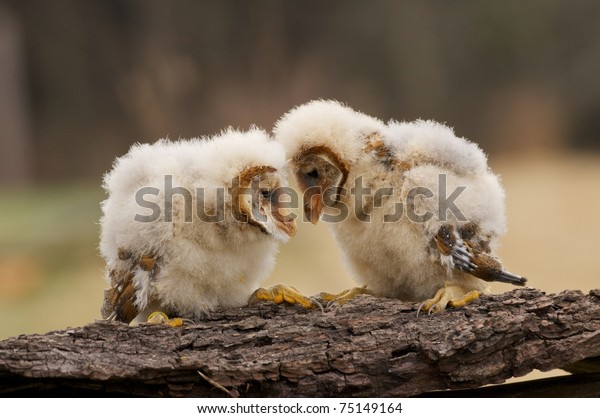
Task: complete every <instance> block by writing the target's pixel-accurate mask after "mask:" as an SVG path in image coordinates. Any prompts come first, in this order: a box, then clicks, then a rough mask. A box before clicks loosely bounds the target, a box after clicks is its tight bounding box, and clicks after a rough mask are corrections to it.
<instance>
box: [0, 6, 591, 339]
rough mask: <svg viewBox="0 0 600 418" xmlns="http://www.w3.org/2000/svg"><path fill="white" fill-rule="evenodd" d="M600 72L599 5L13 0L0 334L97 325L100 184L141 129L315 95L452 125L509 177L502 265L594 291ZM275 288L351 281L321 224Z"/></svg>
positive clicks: (147, 135)
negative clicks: (289, 285) (104, 174)
mask: <svg viewBox="0 0 600 418" xmlns="http://www.w3.org/2000/svg"><path fill="white" fill-rule="evenodd" d="M599 79H600V2H597V1H594V0H573V1H569V2H567V1H559V0H528V1H519V0H506V1H503V2H497V1H488V0H482V1H477V2H473V1H466V0H465V1H460V0H459V1H453V2H441V1H433V0H432V1H420V2H409V1H383V0H371V1H369V2H364V1H359V0H343V1H342V0H340V1H328V2H323V1H318V0H304V1H277V0H263V1H242V0H221V1H218V2H217V1H186V0H179V1H167V0H164V1H162V0H130V1H118V0H89V1H85V2H81V1H77V0H0V338H6V337H8V336H13V335H18V334H21V333H31V332H45V331H48V330H51V329H57V328H64V327H67V326H77V325H82V324H85V323H87V322H90V321H92V320H94V319H96V318H99V307H100V304H101V300H102V290H103V288H104V287H105V283H104V281H103V263H102V261H101V259H100V258H99V256H98V251H97V241H98V219H99V217H100V208H99V204H100V201H101V200H102V199H103V198H104V193H103V191H102V189H101V179H102V175H103V173H105V172H106V171H107V170H109V169H110V168H111V164H112V161H113V160H114V158H115V157H117V156H119V155H122V154H124V153H125V152H126V151H127V150H128V148H129V147H130V146H131V145H132V144H133V143H134V142H153V141H155V140H156V139H158V138H164V137H169V138H171V139H177V138H180V137H183V138H188V137H194V136H200V135H210V134H214V133H216V132H218V131H220V130H221V129H222V128H223V127H225V126H228V125H232V126H234V127H240V128H243V129H246V128H248V126H249V125H251V124H256V125H258V126H261V127H264V128H266V129H271V128H272V126H273V124H274V122H275V121H276V120H277V119H278V118H279V117H280V116H281V115H282V114H283V113H284V112H286V111H287V110H289V109H290V108H291V107H293V106H295V105H299V104H301V103H304V102H306V101H308V100H311V99H315V98H331V99H337V100H340V101H342V102H346V103H347V104H349V105H351V106H352V107H354V108H356V109H359V110H361V111H363V112H365V113H368V114H371V115H374V116H377V117H379V118H381V119H384V120H387V119H390V118H394V119H399V120H412V119H416V118H424V119H427V118H431V119H436V120H438V121H442V122H446V123H447V124H449V125H451V126H453V127H454V128H455V131H456V133H457V134H458V135H459V136H463V137H466V138H469V139H471V140H473V141H475V142H477V143H478V144H480V145H481V147H482V148H483V149H484V150H485V151H486V152H487V153H488V154H489V156H490V163H491V165H492V167H493V169H494V170H495V171H496V172H497V173H499V174H500V175H501V176H502V179H503V182H504V185H505V187H506V190H507V214H508V224H509V233H508V234H507V236H506V237H505V239H504V240H503V246H502V248H501V251H500V256H501V258H502V259H503V261H504V262H505V265H506V266H507V267H508V268H509V269H510V270H511V271H514V272H515V273H518V274H522V275H525V276H527V277H528V278H529V279H530V281H529V284H530V285H531V286H534V287H538V288H540V289H543V290H545V291H548V292H556V291H560V290H563V289H567V288H568V289H581V290H583V291H585V292H587V291H588V290H589V289H591V288H597V287H600V267H599V264H598V262H597V259H595V258H594V257H596V256H597V255H596V251H597V250H598V249H599V247H598V244H597V242H596V239H597V237H600V222H598V215H600V154H599V152H598V151H599V150H600V138H599V131H600V81H599ZM277 282H286V283H293V284H296V285H297V286H298V287H299V288H300V289H301V290H303V291H304V292H306V293H310V294H314V293H317V292H319V291H322V290H328V291H339V290H342V289H344V288H347V287H349V286H352V284H353V282H352V280H351V278H350V277H349V275H348V273H347V272H346V270H345V269H344V267H343V265H342V263H341V261H340V257H339V254H338V251H337V249H336V247H335V245H334V243H333V241H332V240H331V238H330V237H329V234H328V232H327V228H326V226H325V225H322V224H320V225H318V226H312V225H310V224H309V225H306V224H304V225H300V229H299V233H298V235H297V237H296V238H295V239H294V240H292V241H291V242H290V243H289V244H287V245H285V246H284V247H283V248H282V250H281V254H280V257H279V260H278V265H277V268H276V270H275V272H274V273H273V275H272V276H271V278H270V279H269V283H277ZM507 289H509V287H503V286H495V287H494V290H495V291H504V290H507Z"/></svg>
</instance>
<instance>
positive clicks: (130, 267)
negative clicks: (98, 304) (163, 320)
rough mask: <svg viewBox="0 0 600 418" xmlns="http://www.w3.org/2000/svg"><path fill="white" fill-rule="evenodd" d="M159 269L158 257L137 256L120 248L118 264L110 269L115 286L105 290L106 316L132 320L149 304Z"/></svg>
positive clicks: (111, 318) (124, 320)
mask: <svg viewBox="0 0 600 418" xmlns="http://www.w3.org/2000/svg"><path fill="white" fill-rule="evenodd" d="M158 268H159V258H158V257H156V256H153V255H143V256H141V257H135V256H133V255H132V254H131V253H130V252H128V251H124V250H120V251H119V261H118V263H117V267H116V268H114V269H112V270H110V271H109V272H108V274H109V277H110V283H111V287H110V288H109V289H106V290H105V291H104V302H103V304H102V308H101V314H102V318H104V319H107V320H116V321H121V322H125V323H129V322H131V321H132V320H133V319H134V318H135V317H136V316H137V315H138V314H139V313H140V312H141V311H142V310H143V309H144V307H145V306H146V305H147V303H148V290H147V289H148V288H149V282H150V281H151V280H152V279H153V278H154V276H155V275H156V272H157V271H158Z"/></svg>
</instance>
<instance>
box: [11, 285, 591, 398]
mask: <svg viewBox="0 0 600 418" xmlns="http://www.w3.org/2000/svg"><path fill="white" fill-rule="evenodd" d="M416 306H417V305H416V304H412V303H406V302H401V301H398V300H393V299H385V298H375V297H372V296H359V297H357V298H356V299H355V300H353V301H351V302H349V303H347V304H346V305H343V306H336V307H334V308H331V309H328V310H326V312H325V313H323V312H321V311H319V310H311V311H304V310H302V309H300V308H297V307H294V306H276V305H273V304H270V303H265V304H260V305H256V306H251V307H247V308H240V309H228V310H223V311H218V312H213V313H211V314H209V315H207V316H206V318H204V319H203V320H202V321H198V323H197V324H196V325H193V326H186V327H182V328H171V327H168V326H160V325H145V324H144V325H140V326H134V327H130V326H127V325H123V324H119V323H112V322H104V321H99V322H96V323H94V324H90V325H87V326H85V327H82V328H76V329H67V330H63V331H53V332H49V333H47V334H44V335H21V336H19V337H15V338H9V339H7V340H4V341H1V342H0V394H4V395H9V396H10V395H12V396H14V395H28V396H29V395H36V396H44V395H70V396H82V395H83V396H102V395H108V396H120V395H125V396H138V395H139V396H365V397H372V396H413V395H419V394H424V393H426V392H431V391H436V390H444V389H471V388H477V387H480V386H483V385H486V384H490V383H502V382H503V381H504V380H505V379H507V378H509V377H512V376H522V375H524V374H526V373H528V372H530V371H531V370H533V369H539V370H543V371H546V370H551V369H555V368H560V367H565V366H567V365H570V364H572V363H575V362H578V361H580V360H582V359H585V358H589V357H593V356H598V355H600V290H593V291H591V292H590V293H589V294H588V295H584V294H583V293H581V292H579V291H564V292H562V293H559V294H556V295H546V294H544V293H543V292H541V291H539V290H537V289H531V288H525V289H516V290H513V291H511V292H507V293H503V294H499V295H491V296H483V297H482V298H481V299H479V300H477V301H475V302H473V303H472V304H470V305H468V306H466V307H465V308H460V309H448V310H447V311H445V312H443V313H441V314H437V315H431V316H427V315H421V316H419V317H417V316H416ZM587 379H588V380H589V379H592V384H591V386H590V385H589V382H588V383H586V384H588V386H587V387H591V388H592V389H591V390H592V391H594V390H595V391H596V392H595V394H596V395H598V394H600V393H599V392H598V391H600V389H599V386H600V385H598V381H599V380H600V375H599V374H590V375H588V378H587ZM594 382H595V384H594ZM506 386H509V385H506ZM594 388H595V389H594ZM517 392H518V391H517ZM463 396H464V395H463Z"/></svg>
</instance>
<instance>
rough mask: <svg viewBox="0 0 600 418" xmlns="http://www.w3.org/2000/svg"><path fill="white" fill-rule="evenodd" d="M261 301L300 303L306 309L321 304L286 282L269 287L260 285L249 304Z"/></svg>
mask: <svg viewBox="0 0 600 418" xmlns="http://www.w3.org/2000/svg"><path fill="white" fill-rule="evenodd" d="M259 301H267V302H274V303H276V304H277V305H279V304H280V303H283V302H287V303H289V304H292V305H300V306H302V307H303V308H305V309H311V308H314V307H316V306H319V307H320V304H319V303H318V302H317V301H316V300H313V299H311V298H309V297H307V296H304V295H303V294H302V293H300V291H298V289H296V288H295V287H294V286H288V285H286V284H276V285H275V286H271V287H269V288H265V287H259V288H258V289H256V290H255V291H254V293H253V294H252V296H250V301H249V304H250V305H251V304H254V303H256V302H259Z"/></svg>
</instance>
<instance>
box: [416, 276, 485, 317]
mask: <svg viewBox="0 0 600 418" xmlns="http://www.w3.org/2000/svg"><path fill="white" fill-rule="evenodd" d="M477 298H479V292H478V291H477V290H471V291H469V292H467V291H465V289H463V288H462V287H460V286H457V285H451V284H449V283H445V284H444V287H442V288H441V289H439V290H438V291H437V292H435V295H434V296H433V298H431V299H427V300H425V301H423V302H422V303H421V304H420V305H419V307H418V308H417V316H419V313H420V312H427V314H432V313H438V312H441V311H443V310H444V309H446V307H447V306H451V307H453V308H460V307H463V306H465V305H467V304H468V303H470V302H472V301H474V300H475V299H477Z"/></svg>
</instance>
